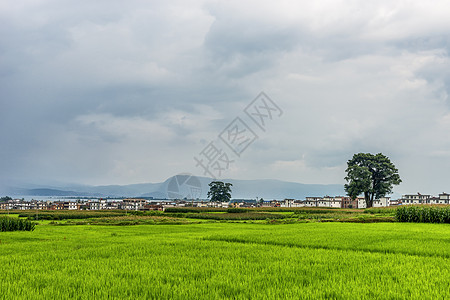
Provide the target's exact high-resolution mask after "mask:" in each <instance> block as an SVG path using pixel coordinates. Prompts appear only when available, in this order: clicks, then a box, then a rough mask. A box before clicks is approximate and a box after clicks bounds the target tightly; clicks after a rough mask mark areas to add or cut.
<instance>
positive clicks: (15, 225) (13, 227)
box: [0, 217, 36, 231]
mask: <svg viewBox="0 0 450 300" xmlns="http://www.w3.org/2000/svg"><path fill="white" fill-rule="evenodd" d="M35 225H36V224H35V223H33V222H31V221H30V220H23V219H18V218H8V217H0V231H33V230H34V226H35Z"/></svg>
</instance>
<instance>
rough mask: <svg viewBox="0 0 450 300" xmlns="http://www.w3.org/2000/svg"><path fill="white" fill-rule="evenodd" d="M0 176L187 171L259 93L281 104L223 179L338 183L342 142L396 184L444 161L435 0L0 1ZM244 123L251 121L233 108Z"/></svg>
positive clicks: (449, 118)
mask: <svg viewBox="0 0 450 300" xmlns="http://www.w3.org/2000/svg"><path fill="white" fill-rule="evenodd" d="M0 11H2V13H1V14H0V23H1V26H0V34H1V36H2V41H1V42H0V103H1V110H0V137H1V139H2V143H1V146H0V157H1V168H0V178H2V180H3V181H5V180H10V179H20V180H29V181H35V182H37V181H42V182H46V181H52V180H56V179H57V180H60V181H72V182H79V183H89V184H109V183H111V184H112V183H124V184H125V183H135V182H148V181H161V180H164V179H165V178H166V177H168V176H171V175H173V174H176V173H180V172H186V171H188V172H192V173H196V174H199V175H200V173H201V172H200V171H201V170H200V169H198V168H195V164H194V161H193V156H194V155H197V154H198V153H199V152H200V151H201V150H202V149H203V147H205V146H206V145H207V143H208V142H209V141H212V140H215V139H216V138H217V135H218V134H219V133H220V132H221V131H222V130H223V129H224V128H225V127H226V126H227V125H228V123H229V122H231V120H233V119H234V118H235V117H236V116H241V117H243V118H245V115H244V114H243V112H242V111H243V109H244V108H245V107H246V105H247V104H248V103H249V102H250V101H251V100H252V99H253V98H254V97H255V96H256V95H257V94H258V93H259V92H260V91H261V90H264V91H265V92H267V93H268V94H269V95H270V96H271V97H272V98H273V99H274V100H275V101H276V102H277V104H278V105H279V106H280V107H282V109H283V111H284V114H283V116H282V117H281V118H279V119H276V120H274V121H273V122H271V123H270V126H268V129H267V132H262V131H257V130H258V129H255V130H256V131H257V133H258V135H259V139H258V140H257V141H256V142H255V143H254V144H252V145H251V146H250V147H249V148H248V149H247V150H246V152H245V153H244V154H243V155H242V157H241V158H236V162H235V163H234V164H233V165H232V167H231V168H230V170H229V171H228V173H226V177H234V178H240V179H248V178H276V179H282V180H290V181H299V182H305V183H343V173H344V170H345V163H346V160H347V159H349V158H350V157H351V156H352V154H353V153H355V152H360V151H363V152H383V153H385V154H387V155H389V156H390V157H391V158H392V159H393V161H394V162H395V163H396V164H397V165H398V167H399V169H400V172H401V175H402V176H403V178H404V183H403V184H402V185H401V186H400V187H399V188H398V189H397V192H400V193H401V192H416V191H418V190H420V191H423V192H430V193H437V192H442V190H443V189H445V188H446V184H447V179H446V178H447V174H446V170H448V169H449V167H450V153H449V149H450V100H449V97H448V94H449V87H450V80H449V78H450V76H449V71H448V70H449V69H450V68H449V64H450V59H449V56H448V51H449V35H448V32H449V31H450V22H449V21H448V18H447V16H448V13H449V12H450V7H449V5H448V4H446V2H445V1H441V2H440V3H439V4H436V5H426V4H424V3H422V2H420V1H408V2H403V1H400V2H395V3H391V2H390V1H381V2H377V3H370V4H369V3H367V2H363V1H356V2H354V1H352V2H349V1H337V2H336V1H332V2H327V1H323V2H322V1H321V2H318V3H316V2H315V4H313V3H312V2H311V3H300V2H299V3H297V2H296V1H281V2H280V3H277V4H275V3H273V4H272V3H270V2H264V1H263V2H261V1H258V2H257V1H249V2H245V3H241V2H238V1H175V2H171V3H166V2H164V1H150V2H142V1H128V2H127V3H122V2H119V1H117V2H115V1H100V2H99V1H96V2H89V3H79V2H71V1H69V2H64V3H63V2H58V1H37V2H35V1H34V2H31V1H30V2H21V4H8V6H5V5H3V7H2V9H1V10H0ZM247 121H248V122H249V124H250V125H251V124H252V123H251V121H249V120H247Z"/></svg>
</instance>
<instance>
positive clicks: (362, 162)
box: [344, 153, 402, 208]
mask: <svg viewBox="0 0 450 300" xmlns="http://www.w3.org/2000/svg"><path fill="white" fill-rule="evenodd" d="M345 172H347V176H346V177H345V180H347V182H348V184H345V186H344V187H345V191H346V192H347V194H348V195H349V196H350V197H351V198H352V199H356V197H358V196H359V195H360V194H362V193H364V198H365V200H366V206H367V207H368V208H369V207H372V206H373V200H374V199H379V198H381V197H384V196H386V195H387V194H390V193H392V188H393V186H394V185H398V184H400V183H401V182H402V180H401V179H400V175H399V174H398V170H397V168H396V167H395V166H394V164H393V163H392V162H391V161H390V159H389V158H388V157H387V156H384V155H383V154H381V153H378V154H376V155H374V154H371V153H358V154H355V155H353V158H352V159H350V160H349V161H348V162H347V169H346V170H345Z"/></svg>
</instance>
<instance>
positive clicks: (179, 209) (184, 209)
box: [164, 207, 227, 213]
mask: <svg viewBox="0 0 450 300" xmlns="http://www.w3.org/2000/svg"><path fill="white" fill-rule="evenodd" d="M226 211H227V209H226V208H214V207H168V208H166V209H165V210H164V212H167V213H202V212H226Z"/></svg>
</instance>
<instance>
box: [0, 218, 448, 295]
mask: <svg viewBox="0 0 450 300" xmlns="http://www.w3.org/2000/svg"><path fill="white" fill-rule="evenodd" d="M46 222H49V221H46ZM157 224H160V225H135V226H104V225H79V226H54V225H49V223H45V222H44V223H42V224H41V225H38V226H36V229H35V230H34V231H33V232H0V265H1V268H2V271H1V273H0V291H1V293H0V299H67V298H75V299H104V298H112V299H119V298H123V299H138V298H139V299H300V298H301V299H450V226H449V225H448V224H414V223H370V224H365V223H339V222H336V223H328V222H312V223H295V224H277V225H271V224H270V223H253V224H249V223H220V222H211V223H210V222H203V223H198V224H192V223H191V224H181V225H164V224H162V223H157Z"/></svg>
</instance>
